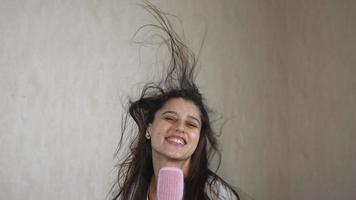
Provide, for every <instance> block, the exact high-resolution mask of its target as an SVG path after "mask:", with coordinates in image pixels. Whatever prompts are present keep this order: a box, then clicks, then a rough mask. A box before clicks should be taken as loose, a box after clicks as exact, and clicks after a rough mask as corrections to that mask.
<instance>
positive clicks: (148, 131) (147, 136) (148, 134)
mask: <svg viewBox="0 0 356 200" xmlns="http://www.w3.org/2000/svg"><path fill="white" fill-rule="evenodd" d="M151 127H152V125H151V124H148V126H147V129H146V134H145V137H146V139H147V140H149V139H151Z"/></svg>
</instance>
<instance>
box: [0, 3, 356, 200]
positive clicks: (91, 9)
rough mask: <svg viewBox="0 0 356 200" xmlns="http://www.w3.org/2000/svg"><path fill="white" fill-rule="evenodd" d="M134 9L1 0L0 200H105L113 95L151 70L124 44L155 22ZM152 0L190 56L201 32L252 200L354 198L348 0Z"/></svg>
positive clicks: (145, 58)
mask: <svg viewBox="0 0 356 200" xmlns="http://www.w3.org/2000/svg"><path fill="white" fill-rule="evenodd" d="M138 2H140V1H122V0H121V1H120V0H104V1H91V0H87V1H41V0H28V1H14V0H12V1H10V0H0V5H1V6H0V95H1V98H0V199H14V200H17V199H36V200H37V199H73V200H74V199H105V195H106V193H107V191H108V190H109V188H110V184H111V181H112V180H113V177H114V172H113V171H112V169H113V165H114V163H115V161H114V159H113V152H114V150H115V147H116V144H117V141H118V139H119V130H120V117H121V114H122V107H121V103H122V100H125V96H127V95H133V96H134V95H136V94H137V92H138V86H139V85H140V83H142V81H144V80H146V79H147V78H150V77H152V76H154V74H155V73H156V71H157V70H158V68H157V65H158V64H157V63H156V61H155V58H154V54H152V53H151V50H149V49H142V51H141V56H142V57H141V62H140V60H139V58H140V56H139V48H138V46H137V45H135V44H133V42H132V41H131V37H132V36H133V34H134V32H135V31H136V30H137V28H138V27H139V26H141V25H143V24H145V23H148V22H151V18H150V17H149V16H148V15H147V13H145V12H144V11H143V10H142V9H140V8H139V7H137V6H135V5H134V3H138ZM152 2H154V3H155V4H157V5H158V6H159V7H161V8H162V9H163V10H166V11H168V12H170V13H173V14H175V15H177V16H179V18H180V19H181V20H182V22H183V27H184V32H185V35H186V40H187V43H188V44H189V45H190V46H192V49H193V50H194V51H196V52H197V51H198V49H199V45H200V42H201V39H202V36H203V35H204V32H205V30H207V36H206V40H205V43H204V47H203V51H202V54H201V57H200V61H201V63H200V65H201V71H200V75H199V77H198V80H199V83H200V85H201V88H202V90H203V92H204V94H205V95H206V97H207V99H208V101H209V104H210V105H211V107H212V108H213V109H214V110H216V115H214V117H219V116H223V117H224V119H229V121H228V122H227V123H226V125H225V127H224V129H223V135H222V137H221V140H220V141H221V148H222V151H223V162H222V165H221V168H220V171H219V173H220V174H221V175H222V176H223V177H224V178H225V179H226V180H228V181H229V182H230V183H232V184H233V185H236V186H238V187H239V188H240V189H241V190H242V191H243V192H244V193H247V194H248V195H250V196H251V197H253V198H254V199H256V200H259V199H261V200H262V199H268V200H276V199H280V200H284V199H291V200H294V199H295V200H297V199H330V200H331V199H355V198H356V193H355V191H356V190H354V186H355V185H356V159H355V155H356V147H355V146H356V145H355V141H356V138H355V137H356V136H355V133H356V130H355V129H356V125H355V122H356V105H355V102H356V78H354V77H356V67H355V66H356V56H355V52H356V45H355V44H356V39H355V36H354V35H356V23H355V22H356V12H355V10H356V3H355V2H354V1H346V0H345V1H337V0H329V1H327V0H318V1H292V0H289V1H283V0H271V1H263V0H239V1H228V0H222V1H213V0H209V1H203V0H194V1H191V0H182V1H158V0H157V1H152ZM178 30H179V31H181V29H178Z"/></svg>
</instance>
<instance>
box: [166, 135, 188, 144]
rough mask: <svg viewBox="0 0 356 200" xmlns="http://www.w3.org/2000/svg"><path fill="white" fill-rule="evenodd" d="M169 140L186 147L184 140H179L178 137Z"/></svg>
mask: <svg viewBox="0 0 356 200" xmlns="http://www.w3.org/2000/svg"><path fill="white" fill-rule="evenodd" d="M168 140H169V141H170V142H174V143H177V144H181V145H184V140H183V139H179V138H176V137H170V138H168Z"/></svg>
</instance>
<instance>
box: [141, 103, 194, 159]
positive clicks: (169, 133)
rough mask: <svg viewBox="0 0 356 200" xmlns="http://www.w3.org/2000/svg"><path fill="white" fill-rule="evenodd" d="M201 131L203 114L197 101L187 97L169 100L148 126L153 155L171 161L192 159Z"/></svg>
mask: <svg viewBox="0 0 356 200" xmlns="http://www.w3.org/2000/svg"><path fill="white" fill-rule="evenodd" d="M200 129H201V119H200V111H199V109H198V107H197V106H196V105H195V104H194V103H193V102H191V101H189V100H185V99H183V98H174V99H171V100H169V101H167V102H166V104H165V105H164V106H163V107H162V108H161V109H160V110H158V111H157V112H156V114H155V117H154V120H153V122H152V123H151V124H149V126H148V131H149V134H150V136H151V145H152V156H154V157H156V158H159V159H167V160H169V161H186V160H190V158H191V156H192V154H193V153H194V151H195V149H196V147H197V145H198V141H199V136H200Z"/></svg>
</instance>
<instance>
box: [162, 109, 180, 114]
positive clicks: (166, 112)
mask: <svg viewBox="0 0 356 200" xmlns="http://www.w3.org/2000/svg"><path fill="white" fill-rule="evenodd" d="M164 114H174V115H177V113H176V112H174V111H171V110H168V111H165V112H163V113H162V115H164Z"/></svg>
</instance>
